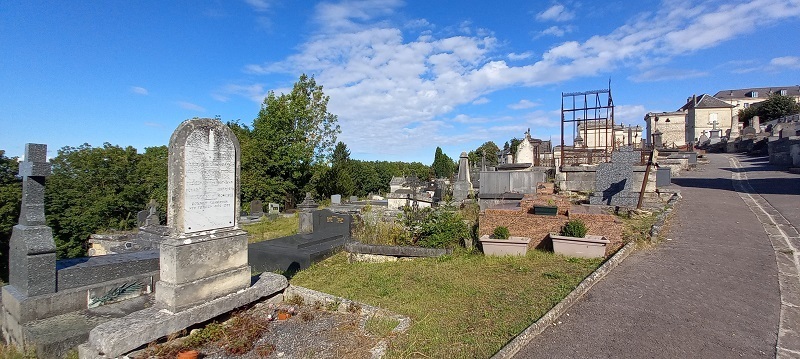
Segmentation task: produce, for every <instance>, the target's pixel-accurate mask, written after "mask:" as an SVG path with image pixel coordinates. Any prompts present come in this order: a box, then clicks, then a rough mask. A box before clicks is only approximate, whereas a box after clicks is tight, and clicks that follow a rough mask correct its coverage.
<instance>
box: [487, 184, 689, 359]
mask: <svg viewBox="0 0 800 359" xmlns="http://www.w3.org/2000/svg"><path fill="white" fill-rule="evenodd" d="M680 198H681V195H680V193H677V192H676V193H675V194H673V195H672V197H671V198H670V199H669V201H667V208H666V209H665V210H664V211H663V212H662V213H660V214H659V215H658V216H657V217H656V223H655V224H654V225H653V227H652V228H651V229H650V238H651V240H653V239H654V238H656V236H657V235H658V233H659V231H660V230H661V228H662V227H663V226H664V223H665V222H666V219H667V216H668V215H669V213H671V212H672V209H673V207H674V206H675V203H676V202H677V201H678V199H680ZM656 226H658V229H656ZM654 231H655V232H654ZM635 249H636V241H632V242H628V244H626V245H625V246H623V247H622V249H620V250H618V251H617V253H615V254H614V255H613V256H611V258H609V259H608V260H607V261H606V262H605V263H603V265H601V266H600V267H598V268H597V269H596V270H595V271H594V272H593V273H592V274H590V275H589V276H588V277H586V278H584V279H583V281H581V283H580V284H578V286H577V287H575V289H574V290H573V291H572V292H570V293H569V294H568V295H567V296H566V297H564V299H562V300H561V302H559V303H558V304H556V305H555V306H554V307H553V308H552V309H550V311H548V312H547V313H545V315H543V316H542V317H541V318H539V320H537V321H536V322H535V323H533V324H531V326H529V327H528V328H526V329H525V330H523V331H522V333H520V334H519V335H517V336H516V337H515V338H514V339H512V340H511V341H510V342H508V344H506V345H505V346H504V347H503V348H502V349H500V351H498V352H497V353H495V354H494V355H493V356H492V359H505V358H511V357H513V356H514V355H516V354H517V353H518V352H519V350H520V349H522V347H524V346H525V345H527V344H528V343H530V342H531V340H533V339H534V338H536V336H538V335H539V334H541V333H542V332H544V331H545V329H547V327H549V326H551V325H553V323H555V322H556V321H557V320H558V318H559V317H561V315H563V314H564V313H565V312H566V311H567V310H568V309H569V308H570V307H572V305H573V304H575V302H577V301H578V299H580V298H581V297H582V296H583V295H584V294H586V292H588V291H589V289H591V288H592V286H594V285H595V283H597V282H599V281H600V280H601V279H603V278H604V277H605V276H606V275H607V274H608V273H609V272H611V270H612V269H614V268H616V267H617V266H618V265H619V264H620V263H622V261H623V260H625V258H628V256H629V255H630V254H631V253H632V252H633V251H634V250H635Z"/></svg>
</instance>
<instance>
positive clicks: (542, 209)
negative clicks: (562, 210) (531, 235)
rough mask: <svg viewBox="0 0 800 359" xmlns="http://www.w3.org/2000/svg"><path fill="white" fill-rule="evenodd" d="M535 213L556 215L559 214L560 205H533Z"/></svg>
mask: <svg viewBox="0 0 800 359" xmlns="http://www.w3.org/2000/svg"><path fill="white" fill-rule="evenodd" d="M533 214H538V215H540V216H555V215H557V214H558V207H556V206H533Z"/></svg>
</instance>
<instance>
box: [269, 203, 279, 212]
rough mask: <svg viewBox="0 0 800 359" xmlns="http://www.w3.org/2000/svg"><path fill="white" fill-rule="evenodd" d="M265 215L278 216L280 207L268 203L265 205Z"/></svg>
mask: <svg viewBox="0 0 800 359" xmlns="http://www.w3.org/2000/svg"><path fill="white" fill-rule="evenodd" d="M267 213H269V214H278V213H281V206H280V205H278V204H277V203H272V202H270V203H269V204H267Z"/></svg>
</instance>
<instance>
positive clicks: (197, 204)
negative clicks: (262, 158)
mask: <svg viewBox="0 0 800 359" xmlns="http://www.w3.org/2000/svg"><path fill="white" fill-rule="evenodd" d="M240 155H241V150H240V147H239V141H238V139H237V138H236V136H235V135H234V134H233V132H232V131H231V130H230V128H228V127H227V126H225V125H224V124H223V123H222V122H220V121H219V120H215V119H192V120H186V121H184V122H183V123H181V124H180V125H178V128H177V129H176V130H175V132H174V133H173V134H172V137H171V138H170V141H169V165H168V169H167V171H168V188H167V193H168V198H169V203H168V206H167V207H168V212H167V227H168V228H169V234H168V235H167V236H166V238H164V239H163V240H162V242H161V245H160V259H159V260H160V263H161V266H160V278H161V280H160V281H159V282H157V283H156V290H155V292H156V305H159V306H161V307H164V308H165V309H167V310H169V311H172V312H179V311H183V310H185V309H188V308H191V307H193V306H195V305H197V304H201V303H206V302H208V301H210V300H213V299H215V298H218V297H222V296H225V295H228V294H231V293H234V292H237V291H239V290H242V289H245V288H247V287H248V286H249V285H250V266H249V265H248V263H247V234H246V232H244V231H242V230H241V229H240V228H239V211H238V209H239V208H240V205H239V168H240V160H239V158H240Z"/></svg>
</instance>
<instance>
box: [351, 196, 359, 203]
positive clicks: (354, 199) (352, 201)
mask: <svg viewBox="0 0 800 359" xmlns="http://www.w3.org/2000/svg"><path fill="white" fill-rule="evenodd" d="M356 202H358V196H350V203H356Z"/></svg>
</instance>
